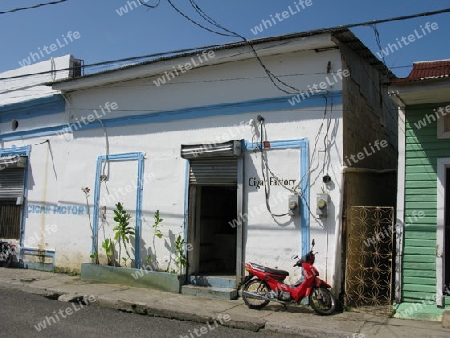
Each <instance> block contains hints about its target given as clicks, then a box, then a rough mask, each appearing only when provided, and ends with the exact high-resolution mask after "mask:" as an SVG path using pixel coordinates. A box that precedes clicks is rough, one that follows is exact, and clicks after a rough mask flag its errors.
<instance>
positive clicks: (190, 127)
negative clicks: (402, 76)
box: [4, 50, 343, 281]
mask: <svg viewBox="0 0 450 338" xmlns="http://www.w3.org/2000/svg"><path fill="white" fill-rule="evenodd" d="M328 61H331V64H332V69H331V71H337V70H338V69H340V67H341V63H340V56H339V52H338V51H337V50H329V51H326V52H322V53H316V52H315V51H298V52H295V53H292V54H287V55H283V56H282V55H276V56H272V57H265V58H264V62H265V63H266V65H267V66H268V67H269V68H270V69H271V71H272V72H273V73H275V74H277V75H278V76H280V77H281V78H282V79H283V80H284V81H286V82H288V83H290V84H292V85H293V86H296V87H297V88H299V89H301V90H307V89H308V85H310V86H312V85H313V84H315V83H316V84H318V83H320V82H321V81H324V79H325V76H326V75H327V73H326V68H327V63H328ZM284 75H289V76H284ZM155 79H156V77H153V78H146V79H140V80H133V81H127V82H120V83H116V84H111V85H108V86H102V87H95V88H91V89H89V90H81V91H78V92H73V93H70V94H68V95H65V96H66V99H67V102H68V103H67V105H66V112H64V113H61V114H56V115H52V116H46V117H44V118H42V117H35V118H29V119H27V120H26V121H24V122H23V124H21V126H23V129H21V130H22V131H26V130H29V129H33V128H35V127H34V126H36V125H38V126H42V124H47V125H59V124H61V125H62V124H64V123H74V122H76V121H77V120H76V119H78V120H81V118H82V117H85V118H87V116H89V115H92V114H94V113H93V110H94V109H97V111H99V108H100V106H101V107H104V106H105V103H106V102H109V103H115V104H117V107H118V108H117V109H115V110H113V111H111V112H110V113H107V114H104V116H102V120H104V121H105V123H106V122H107V120H108V119H111V118H115V117H126V116H131V115H139V114H142V115H145V114H160V112H161V111H164V112H170V111H175V110H177V109H182V108H190V107H202V106H207V105H217V104H224V103H229V104H236V103H239V102H243V101H250V100H257V99H260V100H263V99H269V98H276V97H281V96H285V95H286V94H284V93H282V92H280V91H278V90H277V89H276V88H274V86H273V84H272V83H271V82H270V81H269V80H268V78H267V75H266V74H265V73H264V72H263V70H262V68H261V67H260V66H259V65H258V63H257V62H256V61H255V60H254V59H252V60H247V61H240V62H231V63H227V64H222V65H217V66H212V67H203V68H198V69H193V70H191V71H189V72H187V73H185V74H183V75H180V76H179V77H177V78H175V79H173V80H171V81H170V82H168V83H167V84H165V85H162V86H160V87H156V86H155V85H154V83H153V80H155ZM328 90H330V91H339V90H341V84H340V83H339V82H337V83H335V84H334V86H333V87H330V88H328ZM323 102H325V101H324V100H323ZM330 103H331V101H330V100H328V110H327V115H326V118H325V119H323V118H324V107H323V106H312V107H308V106H306V107H303V108H301V107H298V108H297V107H292V106H290V105H289V104H287V106H284V108H283V109H280V110H270V111H269V110H265V109H264V107H263V106H262V108H258V110H256V109H255V110H254V111H252V109H251V108H248V109H247V112H245V113H238V112H237V111H233V110H235V109H236V108H234V107H235V106H233V105H230V106H229V110H230V112H231V114H229V115H228V114H227V115H216V116H209V117H199V118H193V119H185V118H184V119H178V117H177V115H173V116H172V119H171V120H170V121H167V122H153V123H145V124H134V125H123V126H115V127H106V135H107V136H105V131H104V130H103V129H102V128H100V126H99V128H96V129H88V128H86V129H85V130H83V128H81V129H80V130H76V131H74V132H73V133H69V134H66V135H65V137H63V136H61V135H46V136H42V137H36V136H33V137H21V138H20V139H15V140H8V141H5V142H4V148H8V147H12V146H13V145H15V146H25V145H31V146H32V149H31V155H30V172H29V177H28V178H29V185H28V189H29V190H28V200H27V203H26V208H27V211H28V213H27V216H26V226H25V229H26V230H25V240H27V238H28V237H30V236H33V235H34V233H36V232H39V230H40V229H43V228H44V229H45V226H46V225H48V224H56V225H57V229H58V230H57V232H54V233H53V232H52V233H51V234H48V233H46V234H45V238H44V239H42V240H41V241H40V242H39V245H40V247H43V248H49V249H55V250H56V264H57V265H58V266H66V267H69V268H73V269H77V268H79V265H80V263H82V262H87V261H89V254H90V249H91V241H90V235H91V234H90V229H89V219H88V215H87V212H86V208H85V205H86V201H85V197H84V194H83V192H82V191H81V187H89V188H90V189H91V196H90V198H89V201H90V205H91V215H92V201H93V195H94V182H95V170H96V164H97V158H98V156H101V155H105V154H106V153H107V152H109V154H121V153H129V152H144V153H145V154H146V158H145V163H144V176H143V177H144V188H143V199H142V203H143V204H142V211H143V221H142V243H141V262H142V264H145V262H144V261H143V260H145V253H144V251H145V250H146V247H147V246H149V245H152V239H153V231H152V229H151V227H150V225H151V224H152V223H153V215H154V212H155V211H156V210H160V212H161V217H162V218H163V219H164V222H163V228H162V230H163V233H164V235H165V236H168V235H169V232H171V233H173V234H179V233H181V234H182V233H183V232H184V228H183V226H184V209H185V203H186V201H185V186H186V160H184V159H182V158H181V157H180V146H181V144H196V143H200V144H203V143H217V142H219V141H220V142H224V141H227V140H230V139H245V140H247V141H249V142H251V141H252V140H253V141H255V140H256V138H255V135H254V130H253V131H252V127H251V126H250V125H249V124H248V123H249V121H250V120H251V119H253V120H255V121H256V118H257V115H261V116H263V117H264V118H265V127H266V131H267V139H268V140H269V141H283V140H293V139H304V138H306V139H308V141H309V152H310V158H309V161H310V162H311V163H310V168H311V175H310V200H309V205H310V208H311V212H312V214H313V215H315V210H316V206H315V201H316V194H317V193H322V192H326V193H329V194H330V209H329V216H328V217H327V218H325V219H323V220H320V221H318V220H316V219H315V218H314V217H313V215H312V216H311V224H310V226H311V235H310V238H311V239H312V238H314V239H315V241H316V251H318V252H319V254H318V255H317V260H316V266H317V267H318V268H319V271H320V273H321V274H322V276H324V277H326V278H327V279H328V280H329V281H331V280H332V275H333V268H334V267H333V262H334V242H335V241H334V234H335V229H336V226H338V225H339V219H340V217H341V216H340V214H339V212H340V211H339V206H340V199H341V192H340V188H341V175H340V167H341V162H340V161H341V159H342V139H343V137H342V124H341V119H342V105H341V104H336V103H335V104H334V105H333V108H332V110H331V106H330ZM199 109H200V108H199ZM214 109H215V108H210V110H211V111H213V110H214ZM196 111H197V109H195V108H192V114H195V113H196ZM167 114H168V113H166V116H167ZM44 121H45V122H44ZM5 123H8V122H5ZM95 123H97V124H98V122H93V123H92V125H93V124H95ZM28 128H29V129H28ZM319 130H320V133H318V132H319ZM326 134H328V138H327V141H324V137H325V135H326ZM45 140H48V142H45V143H42V144H40V143H41V142H43V141H45ZM324 144H326V145H327V148H328V150H327V155H326V156H327V160H326V161H327V163H328V164H327V166H326V167H325V169H324V170H322V169H323V161H324V156H325V154H326V152H325V151H324V150H325V148H324V147H325V146H324ZM267 154H268V155H267V156H268V161H269V164H270V168H271V170H272V171H273V172H274V173H275V174H276V175H279V177H280V178H281V177H282V178H286V179H292V180H296V183H298V182H299V180H300V174H299V172H300V170H299V167H300V154H299V151H298V150H269V151H268V152H267ZM260 156H261V154H260V153H252V152H248V153H246V154H245V175H244V198H245V201H244V203H245V205H247V206H248V208H247V210H244V211H245V212H249V210H251V209H253V208H254V207H257V208H259V207H260V206H261V205H263V207H264V204H265V202H264V190H263V188H261V189H256V188H255V187H252V186H249V184H248V182H249V178H250V177H253V176H255V177H260V178H261V165H260ZM325 173H328V174H329V175H330V176H331V178H332V182H333V184H332V185H330V186H328V187H326V186H325V185H324V184H323V183H322V176H323V175H324V174H325ZM108 176H109V177H110V180H109V181H108V182H107V185H108V189H109V191H110V193H112V195H113V196H115V199H114V200H113V199H110V200H109V201H108V202H107V203H105V204H108V205H107V213H106V219H104V220H103V223H102V220H100V221H99V224H100V225H102V224H103V226H104V227H103V228H104V229H105V234H106V237H108V236H109V234H110V233H111V229H112V227H113V226H114V222H113V220H112V211H111V208H112V205H113V203H115V202H117V201H118V200H120V201H121V202H124V203H125V207H126V208H127V209H129V211H130V212H131V213H132V215H135V210H134V208H135V194H136V190H135V186H134V183H133V182H135V181H136V179H137V167H136V163H135V162H122V163H111V166H110V167H109V172H108ZM145 178H147V179H146V180H145ZM127 185H131V188H130V189H128V190H129V191H128V192H125V193H121V192H120V191H119V189H121V188H122V191H126V189H125V188H126V186H127ZM271 188H272V189H273V190H272V194H271V199H272V198H274V199H276V200H275V201H274V200H272V201H273V203H274V207H273V211H274V213H278V212H282V213H283V212H286V211H287V201H284V200H281V198H280V197H277V194H279V193H280V192H282V191H283V189H281V188H280V187H274V186H271ZM105 192H106V186H105V185H104V184H102V186H101V191H100V193H101V198H102V197H104V196H105ZM42 206H44V209H41V207H42ZM102 206H103V205H102V202H100V205H99V207H100V208H101V207H102ZM45 207H49V208H48V209H45ZM58 207H60V208H59V209H58ZM61 207H66V208H65V209H64V208H61ZM41 211H43V212H41ZM63 211H64V212H65V213H64V212H63ZM75 211H76V213H75ZM101 214H102V213H101V212H100V216H101ZM133 219H134V218H133ZM133 219H132V220H133ZM280 222H281V223H282V225H277V224H276V223H275V222H274V221H273V219H272V218H271V217H270V215H269V214H268V212H267V210H264V208H263V211H261V213H259V214H256V213H254V214H253V215H250V217H249V218H248V232H247V233H246V239H247V240H246V242H245V243H244V245H245V260H247V261H254V262H256V263H260V264H265V265H268V266H271V267H278V268H280V269H286V270H288V271H290V272H291V274H293V275H294V269H293V268H292V265H293V261H291V260H290V258H291V256H292V255H293V254H296V253H300V250H301V247H300V243H301V241H300V240H301V238H300V229H301V227H302V226H303V225H302V224H300V221H299V218H298V217H295V218H290V217H289V216H283V217H281V218H280ZM107 223H109V225H108V224H107ZM102 231H103V230H102V228H101V229H100V232H99V233H100V242H101V240H103V236H104V235H103V233H102ZM165 238H167V237H165ZM36 246H37V245H36ZM156 252H157V253H158V257H159V261H160V264H161V266H164V260H165V257H167V256H168V255H169V254H170V252H169V251H168V250H167V248H166V247H165V245H164V240H159V239H156ZM294 279H296V277H295V275H294V277H293V278H292V281H294Z"/></svg>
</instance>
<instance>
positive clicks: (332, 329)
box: [0, 268, 450, 338]
mask: <svg viewBox="0 0 450 338" xmlns="http://www.w3.org/2000/svg"><path fill="white" fill-rule="evenodd" d="M0 287H6V288H15V289H19V290H22V291H25V292H29V293H33V294H39V295H43V296H50V297H52V298H55V299H56V298H57V297H59V300H61V301H70V300H71V299H73V298H76V297H77V296H78V297H79V296H84V295H88V296H89V295H93V296H94V297H95V299H96V302H95V303H94V304H95V305H96V306H101V307H108V308H113V309H117V310H121V311H129V312H136V313H140V314H145V315H150V316H159V317H166V318H175V319H181V320H190V321H195V322H199V323H206V322H207V321H211V320H213V319H217V318H218V315H219V314H221V315H222V316H224V315H225V314H228V315H229V316H230V318H231V319H230V320H228V321H224V322H223V324H224V325H226V326H230V327H235V328H241V329H246V330H252V331H258V330H265V331H274V332H281V333H289V334H297V335H300V336H301V337H317V338H319V337H320V338H322V337H343V338H347V337H351V338H353V337H355V338H369V337H381V338H384V337H386V338H387V337H408V338H412V337H442V338H443V337H446V338H448V337H450V329H444V328H442V326H441V323H440V322H426V321H417V320H414V321H412V320H402V319H394V318H381V317H376V316H372V315H368V314H362V313H354V312H343V313H337V314H335V315H332V316H318V315H316V314H315V313H314V312H313V311H312V310H311V309H310V308H308V307H294V306H293V307H289V308H288V311H285V310H284V309H283V306H282V305H280V304H276V303H270V304H269V305H268V306H267V307H266V308H265V309H264V310H260V311H258V310H250V309H248V308H247V306H245V305H244V302H243V301H242V299H238V300H219V299H209V298H203V297H195V296H188V295H182V294H175V293H167V292H160V291H156V290H152V289H140V288H132V287H128V286H123V285H116V284H98V283H92V282H87V281H82V280H81V279H80V277H79V276H68V275H64V274H55V273H50V272H42V271H35V270H25V269H5V268H0ZM62 295H64V296H62Z"/></svg>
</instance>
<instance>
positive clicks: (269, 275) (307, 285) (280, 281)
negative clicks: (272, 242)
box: [242, 240, 336, 315]
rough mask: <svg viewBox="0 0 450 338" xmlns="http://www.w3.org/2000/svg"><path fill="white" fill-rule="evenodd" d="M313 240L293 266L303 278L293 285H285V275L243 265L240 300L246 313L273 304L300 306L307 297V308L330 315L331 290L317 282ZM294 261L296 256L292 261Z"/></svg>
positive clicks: (277, 271)
mask: <svg viewBox="0 0 450 338" xmlns="http://www.w3.org/2000/svg"><path fill="white" fill-rule="evenodd" d="M314 244H315V243H314V240H313V241H312V246H311V250H310V252H309V253H308V254H306V255H304V256H303V257H301V258H300V259H299V260H298V261H297V262H296V263H295V264H294V267H296V266H299V267H300V266H301V267H302V268H303V278H302V279H300V280H299V281H298V282H297V283H296V284H294V285H287V284H285V283H284V280H285V279H286V277H287V276H289V272H287V271H284V270H276V269H271V268H268V267H265V266H262V265H259V264H255V263H246V264H245V270H246V271H248V273H249V275H248V276H246V277H245V280H244V283H243V284H244V289H243V291H242V298H243V299H244V302H245V304H246V305H247V306H248V307H249V308H250V309H262V308H263V307H264V306H266V305H267V304H269V302H270V301H275V302H278V303H281V304H283V305H284V306H286V305H287V304H289V303H294V302H295V303H297V304H298V303H300V302H301V300H302V299H304V298H306V297H308V299H309V305H311V307H312V308H313V310H314V311H316V312H317V313H318V314H320V315H330V314H332V313H333V312H334V310H335V309H336V299H335V298H334V295H333V293H331V291H330V289H331V286H330V285H329V284H328V283H327V282H325V281H324V280H322V279H320V278H319V272H318V271H317V269H316V268H315V267H314V266H313V264H314V261H315V254H314V252H313V248H314ZM293 258H294V259H298V256H295V257H293Z"/></svg>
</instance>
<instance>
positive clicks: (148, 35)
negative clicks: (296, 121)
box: [0, 0, 450, 77]
mask: <svg viewBox="0 0 450 338" xmlns="http://www.w3.org/2000/svg"><path fill="white" fill-rule="evenodd" d="M49 1H50V0H0V12H1V11H7V10H10V9H13V8H17V7H27V6H32V5H36V4H38V3H44V2H49ZM141 1H142V2H143V3H146V4H149V5H154V4H157V3H158V0H141ZM171 1H172V3H173V4H174V5H175V6H176V7H178V8H179V9H180V10H181V11H182V12H183V13H185V14H186V15H188V16H190V17H192V18H193V19H194V20H195V21H197V22H199V23H201V24H202V25H204V26H206V27H208V28H212V29H216V30H219V29H218V28H217V27H214V26H212V25H211V24H209V23H208V22H206V21H204V20H203V19H202V18H201V17H200V16H199V15H198V14H197V13H196V12H195V11H194V9H193V8H192V6H191V4H190V1H189V0H171ZM133 3H134V4H138V3H139V2H138V0H68V1H66V2H62V3H60V4H56V5H48V6H43V7H40V8H36V9H30V10H24V11H18V12H14V13H6V14H1V15H0V32H1V34H0V46H1V47H0V48H1V52H0V72H4V71H7V70H11V69H16V68H20V67H22V66H23V65H25V64H26V62H28V63H31V64H33V63H36V62H39V61H43V60H46V59H50V57H58V56H62V55H66V54H73V55H74V57H75V58H78V59H82V60H84V63H85V65H88V64H93V63H98V62H102V61H107V60H116V59H122V58H127V57H134V56H143V55H148V54H152V53H158V52H168V51H172V50H177V49H182V48H191V47H197V46H205V45H211V44H222V43H227V42H233V41H240V39H239V38H236V37H230V36H221V35H218V34H215V33H211V32H208V31H206V30H204V29H202V28H200V27H198V26H196V25H194V24H193V23H191V22H189V21H188V20H187V19H185V18H184V17H183V16H181V15H180V14H179V13H177V12H176V11H175V10H174V9H173V8H172V7H171V6H170V4H169V2H168V1H167V0H160V2H159V5H158V6H157V7H155V8H148V7H145V6H143V5H140V4H139V5H138V6H135V5H134V4H133ZM196 3H197V4H198V5H199V7H201V8H202V9H203V11H204V12H206V13H207V14H208V15H209V16H210V17H212V18H214V19H215V20H216V21H217V22H218V23H220V24H221V25H222V26H224V27H226V28H228V29H230V30H232V31H235V32H237V33H239V34H240V35H243V36H244V37H245V38H247V39H249V40H250V39H254V38H260V37H267V36H276V35H282V34H288V33H294V32H304V31H309V30H314V29H320V28H329V27H336V26H345V25H347V24H353V23H360V22H366V21H372V20H380V19H387V18H391V17H396V16H403V15H412V14H416V13H421V12H429V11H436V10H440V9H445V8H450V0H427V1H424V0H378V1H373V0H370V1H369V0H341V1H337V0H276V1H273V0H227V1H218V0H196ZM125 9H126V10H127V11H125ZM283 12H284V16H283ZM262 20H266V21H269V20H272V26H271V27H270V25H269V24H268V23H267V22H266V24H265V26H264V25H263V23H262ZM427 23H428V25H427ZM259 25H261V26H260V29H259V31H255V26H259ZM376 30H377V32H378V33H379V43H377V39H376V34H375V31H374V29H373V28H371V27H368V26H364V27H356V28H352V29H351V31H352V32H353V33H354V34H355V35H356V36H357V37H358V38H359V39H360V40H361V41H362V42H363V43H364V44H365V45H366V46H367V47H368V48H369V49H370V50H371V51H372V52H373V53H374V54H375V55H377V52H378V53H380V47H379V46H381V48H382V49H384V50H385V51H386V52H387V53H385V55H384V60H385V62H386V65H387V66H388V67H389V68H390V69H391V70H392V72H393V73H394V74H396V75H397V76H398V77H406V76H407V75H408V74H409V72H410V71H411V67H412V64H413V62H417V61H432V60H441V59H450V44H449V33H450V13H443V14H438V15H434V16H429V17H419V18H414V19H409V20H404V21H395V22H388V23H381V24H377V25H376ZM411 35H413V36H412V37H411V40H408V36H411ZM402 38H403V40H402ZM389 44H391V50H389V49H386V48H389ZM394 44H397V46H398V48H397V49H398V50H396V49H395V48H394V47H392V45H394ZM33 57H34V60H33ZM378 58H380V57H379V56H378ZM24 59H25V60H26V61H24ZM104 69H105V67H93V68H90V70H88V72H89V73H92V72H95V71H101V70H104Z"/></svg>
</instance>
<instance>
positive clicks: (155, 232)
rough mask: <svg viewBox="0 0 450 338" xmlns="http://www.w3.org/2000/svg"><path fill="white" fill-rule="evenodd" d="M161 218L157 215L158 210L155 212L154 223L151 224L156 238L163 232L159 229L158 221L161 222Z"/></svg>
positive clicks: (160, 236)
mask: <svg viewBox="0 0 450 338" xmlns="http://www.w3.org/2000/svg"><path fill="white" fill-rule="evenodd" d="M162 221H163V219H162V218H161V217H160V216H159V210H156V212H155V223H154V224H153V225H152V228H153V231H154V234H155V236H156V237H158V238H162V236H163V234H162V232H161V230H160V225H159V224H160V223H162Z"/></svg>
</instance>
